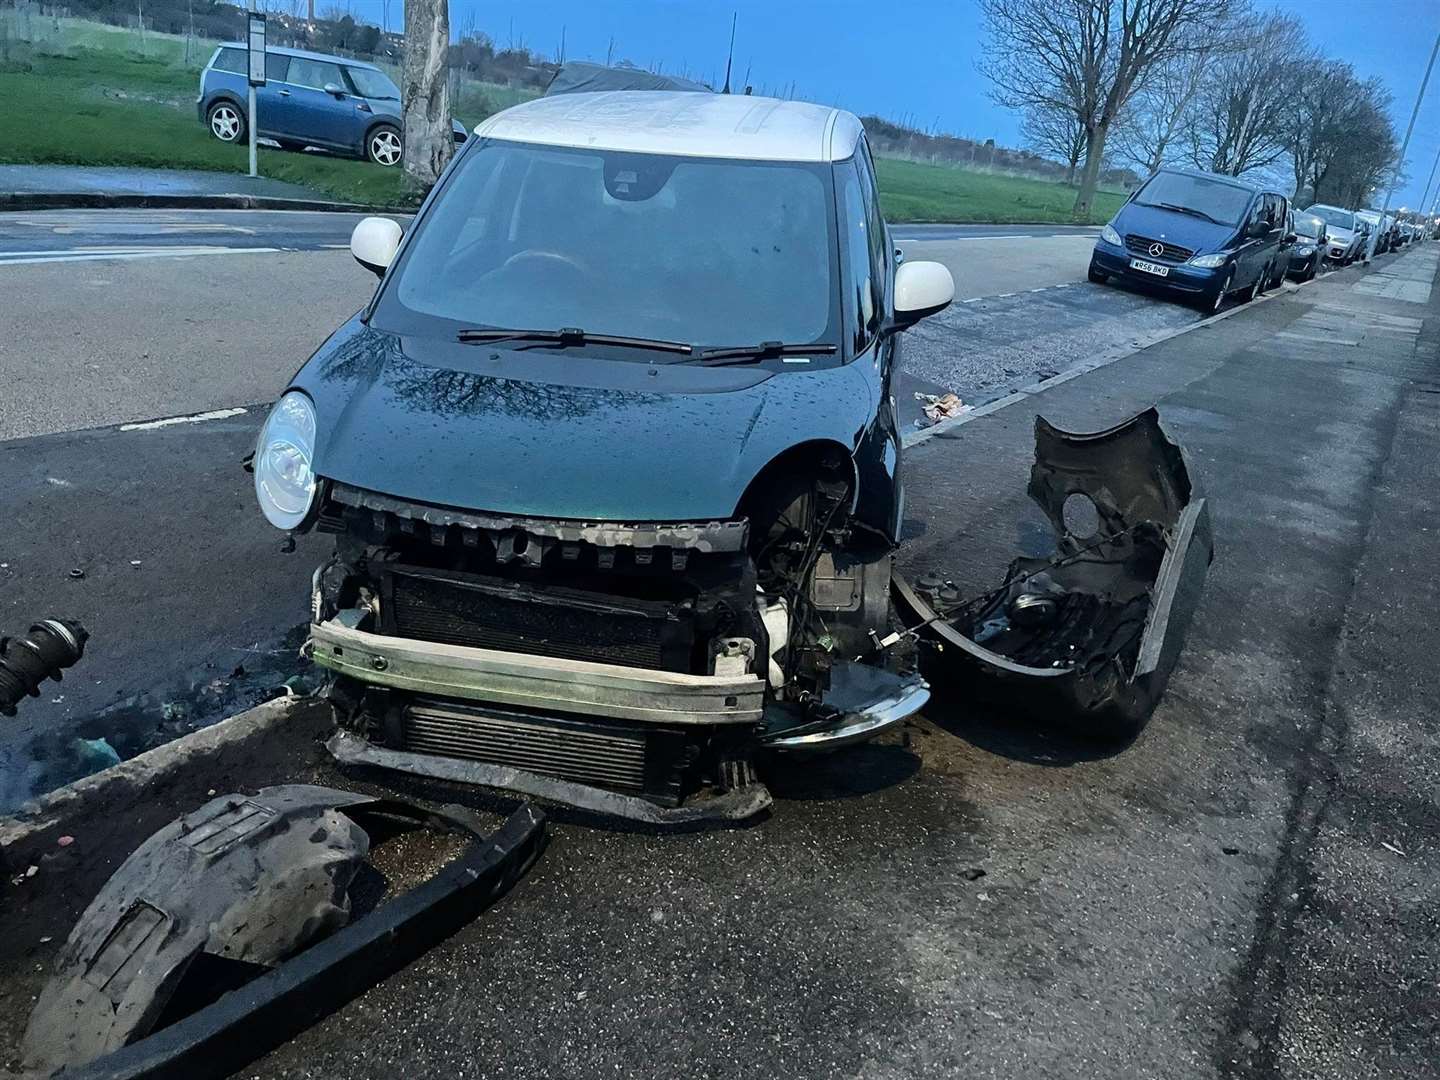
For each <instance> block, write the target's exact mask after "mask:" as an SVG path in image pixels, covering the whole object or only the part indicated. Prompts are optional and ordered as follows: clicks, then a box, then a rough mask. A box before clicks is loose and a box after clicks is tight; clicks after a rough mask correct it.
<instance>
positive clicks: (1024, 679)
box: [891, 408, 1214, 734]
mask: <svg viewBox="0 0 1440 1080" xmlns="http://www.w3.org/2000/svg"><path fill="white" fill-rule="evenodd" d="M1027 493H1028V494H1029V496H1030V497H1031V499H1032V500H1033V501H1034V502H1035V503H1036V504H1037V505H1038V506H1039V507H1040V508H1041V510H1043V511H1044V513H1045V515H1046V517H1048V518H1049V519H1050V522H1051V524H1052V526H1053V527H1054V530H1055V534H1056V553H1057V557H1061V558H1064V557H1076V556H1077V555H1081V554H1083V553H1084V552H1085V551H1086V550H1087V549H1088V548H1090V547H1093V545H1094V542H1095V540H1094V535H1092V536H1078V535H1075V533H1073V532H1072V531H1071V530H1070V528H1068V527H1067V525H1066V520H1065V518H1066V511H1065V504H1066V501H1067V499H1069V497H1070V496H1071V495H1074V494H1080V495H1083V496H1085V497H1086V498H1087V499H1088V500H1089V502H1090V503H1091V504H1093V507H1094V512H1095V516H1096V518H1097V519H1098V529H1097V534H1098V535H1099V536H1100V537H1102V538H1103V537H1110V536H1126V535H1135V534H1136V532H1137V531H1138V530H1140V529H1146V528H1153V529H1154V531H1155V532H1156V533H1157V534H1158V535H1159V536H1160V537H1162V538H1163V543H1164V552H1163V556H1162V557H1161V559H1160V561H1159V565H1158V569H1157V570H1156V571H1155V573H1154V575H1153V578H1148V579H1141V578H1137V577H1136V576H1135V575H1134V572H1133V568H1130V567H1126V568H1116V570H1115V571H1114V573H1113V576H1114V579H1115V582H1116V584H1117V586H1124V587H1128V588H1130V589H1132V590H1138V589H1141V588H1143V589H1144V590H1145V591H1146V592H1147V593H1148V597H1149V602H1148V609H1147V611H1146V615H1145V621H1144V627H1143V631H1142V632H1141V634H1140V638H1139V646H1138V650H1136V652H1135V659H1134V663H1133V666H1131V667H1130V670H1129V671H1128V672H1124V673H1122V672H1118V671H1116V670H1115V666H1114V665H1108V666H1107V668H1106V670H1105V671H1103V672H1099V673H1097V672H1095V671H1086V670H1082V669H1081V668H1079V667H1073V666H1053V665H1048V666H1036V665H1030V664H1025V663H1019V662H1016V661H1015V660H1013V659H1011V658H1010V657H1007V656H1005V655H1002V654H1001V653H1000V652H997V651H994V650H992V649H988V648H986V647H985V646H984V645H982V644H979V643H977V642H976V641H974V640H973V639H972V638H971V637H969V636H967V635H966V634H965V633H963V632H962V631H961V630H960V629H959V628H957V627H956V626H955V625H954V624H953V623H952V622H951V621H947V618H945V617H943V616H942V615H941V614H938V613H937V611H936V609H935V607H934V606H932V605H931V603H930V602H928V601H927V599H926V597H924V596H922V595H921V591H920V590H918V589H917V588H916V587H915V586H914V585H913V584H912V583H911V582H909V581H907V580H906V579H905V578H904V577H902V576H901V575H900V574H899V573H896V574H895V575H894V576H893V578H892V583H891V584H892V594H893V596H894V599H895V602H896V606H897V608H898V610H899V613H900V617H901V619H902V620H903V621H904V622H905V623H906V625H909V626H912V627H917V633H918V634H919V635H920V637H921V638H922V640H926V641H928V642H930V643H932V644H934V645H938V646H940V649H939V651H938V658H936V654H932V661H931V662H932V664H933V665H934V666H935V667H936V669H937V670H936V675H937V676H938V675H944V676H948V677H951V678H952V680H953V679H954V678H958V679H960V680H962V681H968V682H971V683H974V684H976V688H977V689H979V690H981V691H982V692H983V693H984V694H985V696H987V697H988V698H990V699H991V700H996V701H1000V702H1003V703H1005V704H1013V705H1014V706H1015V707H1016V708H1017V710H1018V711H1021V712H1027V713H1032V714H1037V715H1042V716H1047V717H1053V718H1056V719H1062V720H1072V721H1079V722H1080V725H1081V726H1082V727H1083V726H1085V725H1086V723H1087V722H1088V723H1089V724H1090V725H1091V726H1093V727H1094V728H1096V729H1097V733H1107V734H1124V733H1133V732H1134V731H1136V730H1138V729H1139V727H1140V726H1142V725H1143V724H1144V722H1145V721H1146V720H1147V719H1148V718H1149V716H1150V714H1151V713H1152V712H1153V711H1154V708H1155V705H1156V704H1157V702H1158V700H1159V698H1160V696H1161V694H1162V693H1163V692H1164V689H1165V685H1166V683H1167V682H1168V680H1169V677H1170V673H1171V671H1172V670H1173V668H1174V666H1175V662H1176V660H1177V658H1178V656H1179V653H1180V650H1181V647H1182V646H1183V643H1184V638H1185V634H1186V631H1187V630H1188V628H1189V624H1190V622H1191V620H1192V618H1193V616H1194V613H1195V609H1196V607H1197V606H1198V604H1199V599H1200V594H1201V591H1202V588H1203V585H1204V580H1205V575H1206V573H1207V571H1208V568H1209V565H1210V562H1211V560H1212V558H1213V552H1214V545H1213V539H1212V535H1211V528H1210V516H1209V509H1208V506H1207V504H1206V500H1205V499H1204V498H1203V497H1202V496H1201V494H1200V492H1199V490H1198V487H1197V485H1196V484H1195V483H1194V481H1193V479H1192V477H1191V475H1190V470H1189V468H1188V466H1187V462H1186V458H1185V454H1184V451H1183V450H1182V449H1181V448H1180V446H1179V445H1177V444H1176V443H1175V442H1173V441H1172V440H1171V439H1170V438H1169V437H1168V436H1167V435H1166V434H1165V432H1164V430H1163V429H1162V428H1161V426H1160V415H1159V413H1158V412H1157V411H1156V410H1155V409H1153V408H1152V409H1148V410H1146V411H1145V412H1143V413H1140V414H1138V415H1136V416H1134V417H1132V418H1130V419H1129V420H1127V421H1125V422H1124V423H1121V424H1118V425H1116V426H1115V427H1112V428H1109V429H1107V430H1105V431H1100V432H1095V433H1088V434H1076V433H1071V432H1066V431H1062V430H1060V429H1059V428H1057V427H1055V426H1054V425H1052V424H1050V423H1049V422H1047V421H1046V420H1045V419H1044V418H1043V417H1039V416H1037V417H1036V419H1035V462H1034V465H1033V467H1032V469H1031V474H1030V483H1029V486H1028V488H1027ZM1040 561H1041V560H1016V562H1015V563H1013V564H1012V567H1011V575H1010V576H1007V579H1006V580H1007V582H1008V581H1009V580H1010V579H1011V577H1013V576H1015V575H1016V572H1017V568H1020V567H1022V565H1023V566H1024V567H1026V568H1028V567H1029V566H1030V565H1031V564H1034V563H1038V562H1040ZM1127 571H1128V574H1127ZM1032 572H1033V571H1032Z"/></svg>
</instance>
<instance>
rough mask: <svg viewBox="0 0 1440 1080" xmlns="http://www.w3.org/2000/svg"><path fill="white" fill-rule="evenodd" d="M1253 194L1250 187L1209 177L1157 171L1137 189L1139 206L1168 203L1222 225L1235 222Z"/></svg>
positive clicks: (1167, 204) (1238, 220) (1238, 221)
mask: <svg viewBox="0 0 1440 1080" xmlns="http://www.w3.org/2000/svg"><path fill="white" fill-rule="evenodd" d="M1253 194H1254V192H1252V191H1251V190H1250V189H1249V188H1243V187H1238V186H1236V185H1235V184H1227V183H1226V182H1225V181H1223V180H1212V179H1211V178H1210V177H1208V176H1189V175H1187V174H1186V173H1172V172H1158V173H1156V174H1155V175H1154V176H1152V177H1151V178H1150V182H1149V183H1148V184H1146V185H1145V186H1144V187H1143V188H1141V189H1140V191H1139V193H1138V194H1137V195H1136V196H1135V201H1136V202H1137V203H1139V204H1140V205H1141V206H1171V207H1176V206H1179V207H1184V208H1186V209H1188V210H1197V211H1199V212H1200V213H1201V214H1203V215H1205V216H1206V217H1208V218H1213V219H1214V220H1215V221H1216V222H1218V223H1219V224H1221V225H1238V224H1240V218H1241V216H1242V215H1243V214H1244V213H1245V208H1246V207H1247V206H1249V205H1250V198H1251V196H1252V195H1253Z"/></svg>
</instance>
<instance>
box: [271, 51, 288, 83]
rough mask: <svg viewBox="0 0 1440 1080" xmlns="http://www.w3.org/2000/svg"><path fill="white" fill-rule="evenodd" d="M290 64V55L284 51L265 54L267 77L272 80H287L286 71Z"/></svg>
mask: <svg viewBox="0 0 1440 1080" xmlns="http://www.w3.org/2000/svg"><path fill="white" fill-rule="evenodd" d="M289 66H290V57H288V56H286V55H285V54H284V53H273V52H267V53H266V54H265V78H266V79H267V80H270V81H271V82H285V71H286V69H287V68H288V67H289Z"/></svg>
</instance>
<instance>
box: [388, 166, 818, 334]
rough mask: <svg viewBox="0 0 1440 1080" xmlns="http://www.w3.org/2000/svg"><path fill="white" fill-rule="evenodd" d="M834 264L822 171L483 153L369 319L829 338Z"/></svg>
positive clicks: (417, 328) (412, 324)
mask: <svg viewBox="0 0 1440 1080" xmlns="http://www.w3.org/2000/svg"><path fill="white" fill-rule="evenodd" d="M834 251H835V239H834V210H833V187H832V184H831V178H830V172H829V166H827V165H819V164H803V163H788V162H786V163H772V162H752V161H730V160H719V159H709V158H678V157H665V156H659V155H650V154H627V153H615V152H610V151H600V150H586V149H575V148H570V147H565V148H554V147H541V146H532V145H526V144H520V143H509V142H490V143H485V144H481V145H479V146H477V147H476V148H475V149H474V150H473V151H471V152H470V153H468V154H467V155H466V156H464V157H463V158H462V159H461V160H460V161H459V162H458V163H457V164H456V166H455V172H454V173H453V174H452V176H451V178H450V180H449V181H448V183H447V184H446V186H445V188H444V189H443V191H442V192H441V194H440V196H439V198H438V199H437V201H436V203H435V205H434V207H433V209H432V210H431V212H430V213H429V214H428V215H427V216H426V217H425V219H424V221H422V222H421V223H420V224H419V226H418V231H417V232H416V234H415V236H414V238H413V239H412V240H411V241H410V242H409V243H407V244H406V247H405V252H404V254H403V255H402V257H401V261H400V265H399V266H397V268H396V271H395V274H394V276H393V277H392V281H391V284H390V286H388V287H387V288H386V290H385V293H384V295H383V296H382V298H381V301H380V304H379V305H378V306H377V308H376V313H375V320H376V322H377V324H378V325H380V326H381V328H389V329H393V330H397V331H400V332H424V331H425V329H426V328H427V324H428V327H429V329H430V330H432V331H433V330H436V329H439V330H441V331H443V332H445V333H454V332H456V330H457V329H459V328H461V327H465V328H473V327H513V328H517V329H530V330H537V329H538V330H557V329H561V328H568V327H575V328H578V329H581V330H583V331H585V333H586V334H587V335H623V336H629V337H632V338H655V339H663V340H666V341H674V342H684V343H687V344H690V345H695V346H700V347H705V346H716V345H745V344H755V343H757V342H766V341H778V342H785V343H790V344H812V343H815V342H818V341H835V340H836V339H837V337H838V331H837V329H836V322H837V314H836V310H835V309H836V307H837V306H838V304H837V301H838V297H839V289H838V287H837V286H836V285H835V282H834V278H833V274H834V270H833V268H834V266H835V264H836V257H835V255H834ZM436 319H440V320H446V322H444V323H440V324H436V323H435V320H436ZM636 355H637V356H641V354H638V353H637V354H636ZM642 358H644V359H653V358H654V357H653V354H650V355H648V356H643V357H642Z"/></svg>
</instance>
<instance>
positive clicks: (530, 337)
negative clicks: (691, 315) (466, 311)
mask: <svg viewBox="0 0 1440 1080" xmlns="http://www.w3.org/2000/svg"><path fill="white" fill-rule="evenodd" d="M455 340H457V341H459V342H460V343H461V344H463V345H496V344H499V343H500V342H502V341H527V342H531V343H532V345H531V346H522V348H523V347H534V346H537V345H558V346H559V347H560V348H562V349H568V348H572V347H576V346H581V345H622V346H625V347H627V348H631V349H650V350H653V351H655V352H673V353H681V354H683V355H685V356H689V355H690V354H691V353H693V352H694V351H695V347H694V346H693V345H687V344H685V343H684V342H683V341H662V340H660V339H658V338H642V337H623V336H620V335H617V334H587V333H586V332H585V331H584V330H581V329H579V328H577V327H574V326H563V327H561V328H560V329H559V330H509V329H506V328H505V327H501V326H487V327H478V328H475V329H471V330H461V331H460V332H459V333H458V334H456V335H455Z"/></svg>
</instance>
